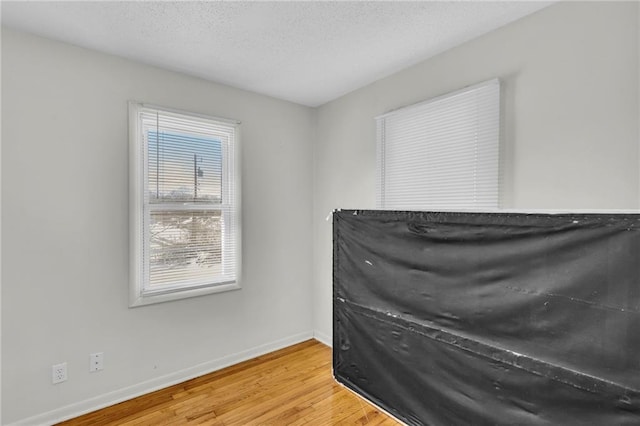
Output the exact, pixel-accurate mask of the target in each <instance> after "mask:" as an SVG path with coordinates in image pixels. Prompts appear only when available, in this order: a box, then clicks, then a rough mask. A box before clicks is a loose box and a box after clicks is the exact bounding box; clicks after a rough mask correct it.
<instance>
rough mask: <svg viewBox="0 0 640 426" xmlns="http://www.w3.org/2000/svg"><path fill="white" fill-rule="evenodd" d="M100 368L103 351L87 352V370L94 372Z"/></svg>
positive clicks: (102, 363) (102, 365)
mask: <svg viewBox="0 0 640 426" xmlns="http://www.w3.org/2000/svg"><path fill="white" fill-rule="evenodd" d="M100 370H104V353H103V352H96V353H94V354H89V372H90V373H94V372H96V371H100Z"/></svg>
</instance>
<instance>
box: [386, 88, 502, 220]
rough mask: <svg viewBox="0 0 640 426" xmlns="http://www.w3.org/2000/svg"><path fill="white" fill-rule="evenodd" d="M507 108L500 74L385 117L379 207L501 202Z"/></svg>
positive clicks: (480, 206) (440, 207) (453, 207)
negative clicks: (501, 160) (503, 118)
mask: <svg viewBox="0 0 640 426" xmlns="http://www.w3.org/2000/svg"><path fill="white" fill-rule="evenodd" d="M499 116H500V83H499V81H498V80H497V79H495V80H491V81H488V82H485V83H480V84H478V85H475V86H471V87H467V88H465V89H462V90H459V91H457V92H453V93H450V94H447V95H444V96H440V97H438V98H435V99H432V100H428V101H426V102H422V103H419V104H416V105H412V106H409V107H406V108H402V109H399V110H396V111H393V112H390V113H388V114H385V115H382V116H380V117H378V118H377V119H376V121H377V135H378V164H377V170H378V176H377V207H378V208H382V209H388V210H461V209H473V210H492V209H497V208H498V203H499V198H498V195H499V194H498V189H499V174H498V170H499V163H498V157H499V126H500V119H499Z"/></svg>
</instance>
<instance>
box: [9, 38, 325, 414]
mask: <svg viewBox="0 0 640 426" xmlns="http://www.w3.org/2000/svg"><path fill="white" fill-rule="evenodd" d="M130 99H134V100H139V101H144V102H149V103H154V104H158V105H165V106H169V107H172V108H177V109H183V110H187V111H195V112H199V113H203V114H210V115H215V116H222V117H229V118H234V119H238V120H241V121H242V123H243V124H242V140H241V143H242V185H243V187H242V189H243V193H242V203H243V205H242V207H243V217H242V223H243V226H244V228H243V274H244V275H243V278H244V281H243V288H242V290H239V291H233V292H227V293H221V294H214V295H209V296H203V297H198V298H193V299H188V300H181V301H176V302H170V303H165V304H159V305H153V306H145V307H140V308H135V309H129V308H128V291H127V288H128V287H127V285H128V255H129V253H128V239H129V234H128V218H127V215H128V184H127V181H128V175H127V174H128V158H127V154H128V128H127V101H128V100H130ZM312 114H313V111H312V110H311V109H308V108H306V107H302V106H298V105H295V104H292V103H288V102H284V101H279V100H275V99H271V98H268V97H265V96H260V95H256V94H252V93H249V92H245V91H241V90H237V89H232V88H229V87H225V86H221V85H216V84H213V83H210V82H206V81H203V80H199V79H195V78H191V77H187V76H184V75H180V74H176V73H172V72H168V71H163V70H160V69H157V68H153V67H149V66H144V65H140V64H136V63H133V62H130V61H127V60H123V59H119V58H116V57H113V56H108V55H104V54H100V53H96V52H92V51H89V50H85V49H81V48H77V47H73V46H70V45H65V44H61V43H57V42H53V41H49V40H46V39H42V38H38V37H35V36H30V35H26V34H23V33H18V32H14V31H11V30H3V33H2V124H3V126H2V149H3V153H2V198H3V200H2V220H3V225H4V226H3V233H2V256H3V259H2V261H3V268H2V284H3V288H2V293H3V294H2V388H3V389H2V397H3V400H2V406H3V407H2V408H3V410H2V411H3V424H9V423H11V422H14V421H18V420H20V419H25V418H28V417H30V416H35V415H40V414H42V413H46V412H48V411H50V410H57V411H54V412H53V413H49V414H46V415H44V416H41V417H36V418H32V419H31V420H29V421H28V422H27V423H30V424H33V423H36V422H40V421H45V420H46V419H48V418H51V416H54V417H55V416H56V415H64V414H69V413H73V412H74V410H78V409H86V408H95V406H96V404H100V403H104V402H108V401H109V399H114V398H120V397H123V396H127V395H128V394H131V393H136V392H137V393H139V392H142V391H144V390H148V387H149V386H162V385H163V384H166V383H167V381H168V380H179V379H180V378H182V377H184V376H185V375H187V374H196V373H198V372H201V371H202V370H206V369H207V368H209V369H210V368H215V367H219V366H220V365H223V364H225V363H229V362H233V361H236V360H237V359H239V358H241V357H247V356H251V355H254V354H256V353H258V352H264V351H269V350H273V349H274V348H276V347H278V346H286V345H289V344H291V343H295V342H296V341H299V340H303V339H305V338H309V337H311V330H312V326H311V315H310V306H311V301H310V294H311V291H310V282H311V261H312V256H311V205H312V199H311V188H312V183H311V179H312V146H311V142H312V137H311V131H312V126H311V120H312ZM97 351H103V352H104V353H105V370H104V371H102V372H99V373H92V374H89V372H88V366H89V365H88V363H89V353H90V352H97ZM224 357H227V358H224ZM63 361H66V362H67V363H68V375H69V380H68V381H67V382H65V383H62V384H59V385H52V384H51V365H52V364H55V363H59V362H63ZM202 363H205V364H202ZM184 369H187V370H186V371H183V370H184ZM129 386H133V387H132V388H127V387H129ZM145 387H146V388H145ZM109 392H114V393H112V394H109ZM94 397H97V398H96V399H93V400H89V401H87V399H89V398H94ZM83 401H84V402H83ZM68 404H72V405H71V407H66V408H63V409H60V408H61V407H64V406H66V405H68Z"/></svg>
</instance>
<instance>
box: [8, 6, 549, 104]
mask: <svg viewBox="0 0 640 426" xmlns="http://www.w3.org/2000/svg"><path fill="white" fill-rule="evenodd" d="M551 3H553V2H550V1H529V2H526V1H517V2H508V1H497V2H492V1H489V2H469V1H461V2H458V1H449V2H446V1H445V2H441V1H432V2H429V1H423V2H375V1H371V2H370V1H365V2H326V1H311V2H206V1H200V2H146V1H142V2H109V1H98V2H58V1H54V2H37V1H36V2H24V1H19V2H14V1H3V2H2V3H1V7H2V24H3V25H4V26H7V27H10V28H14V29H19V30H22V31H26V32H30V33H33V34H37V35H40V36H43V37H47V38H51V39H54V40H59V41H63V42H66V43H70V44H75V45H78V46H82V47H87V48H90V49H94V50H98V51H101V52H105V53H109V54H113V55H117V56H122V57H125V58H128V59H132V60H135V61H139V62H143V63H147V64H150V65H155V66H158V67H161V68H166V69H169V70H173V71H179V72H182V73H185V74H189V75H193V76H196V77H200V78H204V79H207V80H211V81H214V82H217V83H222V84H225V85H228V86H232V87H237V88H240V89H244V90H249V91H252V92H256V93H261V94H265V95H268V96H272V97H275V98H280V99H284V100H288V101H291V102H295V103H299V104H302V105H306V106H311V107H316V106H319V105H322V104H324V103H326V102H328V101H330V100H332V99H335V98H338V97H339V96H341V95H344V94H346V93H348V92H351V91H353V90H355V89H357V88H359V87H363V86H365V85H367V84H369V83H372V82H374V81H376V80H378V79H380V78H382V77H386V76H388V75H391V74H393V73H394V72H396V71H399V70H401V69H404V68H406V67H408V66H410V65H413V64H416V63H418V62H420V61H423V60H425V59H427V58H429V57H432V56H434V55H436V54H438V53H440V52H443V51H445V50H447V49H450V48H452V47H454V46H456V45H459V44H461V43H463V42H465V41H468V40H471V39H473V38H475V37H478V36H480V35H482V34H485V33H487V32H489V31H492V30H494V29H496V28H498V27H501V26H503V25H506V24H508V23H509V22H512V21H515V20H517V19H519V18H522V17H523V16H525V15H528V14H530V13H533V12H535V11H538V10H540V9H543V8H544V7H546V6H548V5H549V4H551Z"/></svg>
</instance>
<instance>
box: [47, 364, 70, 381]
mask: <svg viewBox="0 0 640 426" xmlns="http://www.w3.org/2000/svg"><path fill="white" fill-rule="evenodd" d="M66 380H67V363H66V362H63V363H62V364H56V365H53V366H51V383H53V384H54V385H55V384H57V383H62V382H65V381H66Z"/></svg>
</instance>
